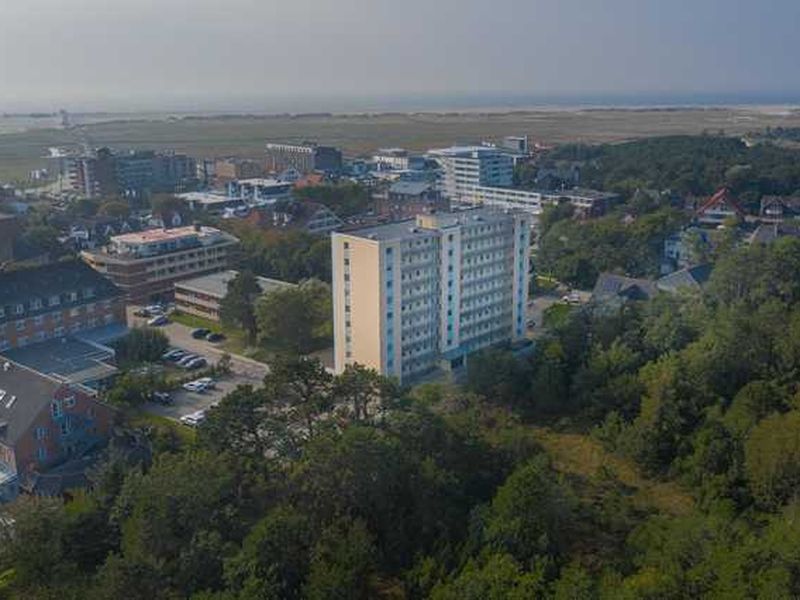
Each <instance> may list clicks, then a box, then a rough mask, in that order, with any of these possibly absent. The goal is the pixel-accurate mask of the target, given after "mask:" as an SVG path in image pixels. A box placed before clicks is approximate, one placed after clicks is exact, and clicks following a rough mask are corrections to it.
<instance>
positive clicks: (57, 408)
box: [50, 400, 64, 419]
mask: <svg viewBox="0 0 800 600" xmlns="http://www.w3.org/2000/svg"><path fill="white" fill-rule="evenodd" d="M50 414H51V415H53V418H54V419H58V418H59V417H61V415H63V414H64V411H63V410H62V408H61V401H60V400H53V401H52V402H51V403H50Z"/></svg>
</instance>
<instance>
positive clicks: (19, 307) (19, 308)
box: [14, 304, 25, 315]
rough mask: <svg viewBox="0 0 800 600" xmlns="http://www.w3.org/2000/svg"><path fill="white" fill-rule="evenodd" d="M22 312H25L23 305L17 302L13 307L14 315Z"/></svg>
mask: <svg viewBox="0 0 800 600" xmlns="http://www.w3.org/2000/svg"><path fill="white" fill-rule="evenodd" d="M23 312H25V307H24V306H22V304H17V305H16V306H15V307H14V314H15V315H21V314H22V313H23Z"/></svg>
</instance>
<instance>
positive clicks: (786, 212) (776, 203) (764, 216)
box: [758, 196, 800, 223]
mask: <svg viewBox="0 0 800 600" xmlns="http://www.w3.org/2000/svg"><path fill="white" fill-rule="evenodd" d="M758 216H759V217H760V219H761V221H763V222H768V223H780V222H782V221H784V220H786V219H796V218H800V197H792V196H763V197H762V198H761V207H760V209H759V211H758Z"/></svg>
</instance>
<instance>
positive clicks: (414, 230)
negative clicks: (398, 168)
mask: <svg viewBox="0 0 800 600" xmlns="http://www.w3.org/2000/svg"><path fill="white" fill-rule="evenodd" d="M512 214H521V213H519V211H517V212H516V213H512ZM428 216H431V215H428ZM436 216H437V217H438V220H439V226H438V227H437V228H436V229H427V228H425V227H420V226H418V225H417V220H416V219H406V220H405V221H397V222H395V223H386V224H385V225H374V226H371V227H362V228H360V229H354V230H352V231H346V232H342V233H341V235H346V236H350V237H359V238H368V239H372V240H380V241H394V240H401V239H408V238H426V237H433V236H438V235H439V233H440V230H442V229H444V228H446V227H453V226H456V225H459V224H460V225H473V224H478V223H481V222H483V223H493V222H502V221H504V220H506V219H508V218H509V213H508V212H507V211H504V210H498V209H496V208H492V207H479V208H469V209H467V210H461V211H450V212H437V213H436ZM334 235H336V234H334Z"/></svg>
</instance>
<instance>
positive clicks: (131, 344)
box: [114, 327, 169, 363]
mask: <svg viewBox="0 0 800 600" xmlns="http://www.w3.org/2000/svg"><path fill="white" fill-rule="evenodd" d="M168 347H169V338H168V337H167V336H166V334H165V333H164V332H163V331H160V330H158V329H153V328H152V327H138V328H135V329H132V330H131V331H130V333H128V334H127V335H126V336H125V337H123V338H122V339H120V340H118V341H117V342H116V343H115V344H114V349H115V350H116V352H117V360H119V361H120V362H121V363H142V362H157V361H159V360H160V359H161V355H162V354H164V352H166V350H167V348H168Z"/></svg>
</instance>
